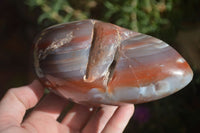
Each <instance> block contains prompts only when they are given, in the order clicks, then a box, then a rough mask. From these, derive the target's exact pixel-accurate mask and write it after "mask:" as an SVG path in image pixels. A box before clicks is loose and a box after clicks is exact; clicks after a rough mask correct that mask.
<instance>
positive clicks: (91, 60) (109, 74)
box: [84, 21, 121, 92]
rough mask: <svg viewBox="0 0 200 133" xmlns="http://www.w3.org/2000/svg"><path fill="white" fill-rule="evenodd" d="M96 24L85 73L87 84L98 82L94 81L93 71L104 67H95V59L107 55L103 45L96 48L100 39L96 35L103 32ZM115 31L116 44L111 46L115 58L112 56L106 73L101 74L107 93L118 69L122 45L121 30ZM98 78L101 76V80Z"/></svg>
mask: <svg viewBox="0 0 200 133" xmlns="http://www.w3.org/2000/svg"><path fill="white" fill-rule="evenodd" d="M95 22H96V21H95ZM95 22H93V25H94V27H93V36H92V43H91V48H90V53H89V58H88V64H87V69H86V73H85V76H84V81H85V82H93V81H95V80H96V79H93V76H95V75H92V74H91V69H93V67H102V66H98V65H97V66H95V65H94V64H95V63H96V60H95V59H97V60H98V58H101V57H102V56H101V54H102V53H103V55H105V54H106V52H104V49H105V48H103V46H102V45H100V46H99V47H98V49H97V48H96V49H95V48H94V47H95V45H96V42H95V41H96V39H97V38H99V36H97V35H96V34H97V32H101V31H99V29H98V27H95V24H96V23H95ZM115 30H116V31H115V32H116V33H117V37H116V36H115V37H116V39H117V40H116V42H115V43H114V44H111V45H113V47H115V48H113V49H111V50H112V51H110V52H112V54H113V57H112V56H111V57H110V58H113V59H112V60H111V61H110V63H109V64H108V66H107V69H106V70H105V73H104V74H102V73H101V74H102V77H103V86H104V89H105V90H106V92H107V91H108V84H109V82H110V81H111V80H112V78H113V74H114V70H115V67H116V64H117V62H118V58H119V46H120V43H121V36H120V34H119V30H118V28H117V27H115ZM100 37H101V36H100ZM99 43H102V42H99ZM108 45H110V44H108ZM114 45H116V46H114ZM94 50H98V52H99V51H100V52H102V53H97V51H94ZM107 54H108V53H107ZM94 56H95V57H94ZM98 56H100V57H98ZM102 58H103V57H102ZM102 65H104V64H102ZM97 69H98V68H97ZM90 74H91V75H90ZM98 76H99V77H98V78H101V76H100V75H98Z"/></svg>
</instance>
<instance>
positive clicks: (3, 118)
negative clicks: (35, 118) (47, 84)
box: [0, 80, 44, 128]
mask: <svg viewBox="0 0 200 133" xmlns="http://www.w3.org/2000/svg"><path fill="white" fill-rule="evenodd" d="M43 92H44V88H43V87H42V85H41V84H40V83H39V81H37V80H35V81H33V82H32V83H31V84H30V85H27V86H23V87H19V88H12V89H9V90H8V92H7V93H6V94H5V96H4V97H3V98H2V100H1V101H0V125H1V128H2V127H4V128H5V127H8V126H10V125H17V126H19V125H20V124H21V122H22V120H23V117H24V115H25V113H26V110H27V109H29V108H32V107H34V106H35V105H36V104H37V103H38V101H39V99H40V98H41V97H42V95H43Z"/></svg>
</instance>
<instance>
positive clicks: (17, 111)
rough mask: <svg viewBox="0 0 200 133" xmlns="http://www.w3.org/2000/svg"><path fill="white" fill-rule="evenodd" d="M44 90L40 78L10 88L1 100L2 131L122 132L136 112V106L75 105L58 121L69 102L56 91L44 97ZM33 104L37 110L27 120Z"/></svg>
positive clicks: (46, 132) (41, 132)
mask: <svg viewBox="0 0 200 133" xmlns="http://www.w3.org/2000/svg"><path fill="white" fill-rule="evenodd" d="M43 92H44V88H43V87H42V86H41V84H40V83H39V82H38V81H37V80H35V81H34V82H33V83H32V84H30V85H27V86H23V87H19V88H14V89H10V90H8V92H7V93H6V94H5V96H4V97H3V99H2V100H1V102H0V132H1V133H35V132H36V133H79V132H82V133H99V132H103V133H121V132H123V130H124V128H125V127H126V125H127V123H128V121H129V119H130V118H131V116H132V114H133V112H134V106H133V105H124V106H120V107H117V106H104V107H101V108H100V109H98V110H97V109H95V108H94V109H93V111H90V110H89V108H90V107H87V106H83V105H79V104H75V105H74V106H73V107H72V109H71V110H70V111H69V112H68V113H67V114H66V116H64V118H63V119H62V120H61V122H58V121H57V118H58V117H59V116H60V114H61V112H62V111H63V109H64V108H65V107H66V105H67V104H69V102H68V101H66V100H65V99H63V98H61V97H59V96H56V95H55V94H53V93H49V94H47V95H46V96H45V97H44V98H42V99H41V97H42V96H43ZM40 99H41V100H40ZM39 101H40V102H39ZM38 102H39V104H37V103H38ZM36 104H37V105H36ZM32 107H34V109H33V111H32V112H30V114H28V115H27V117H26V118H25V119H24V116H25V114H26V111H27V109H30V108H32Z"/></svg>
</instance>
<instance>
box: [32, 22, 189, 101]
mask: <svg viewBox="0 0 200 133" xmlns="http://www.w3.org/2000/svg"><path fill="white" fill-rule="evenodd" d="M34 65H35V71H36V74H37V76H38V78H39V79H40V81H41V82H42V83H43V84H44V85H45V86H46V87H47V88H49V89H50V90H51V91H53V92H55V93H56V94H58V95H60V96H63V97H65V98H67V99H71V100H73V101H74V102H77V103H86V104H97V105H98V104H113V105H119V104H123V103H134V104H135V103H143V102H148V101H152V100H156V99H160V98H162V97H165V96H168V95H170V94H173V93H175V92H177V91H178V90H180V89H182V88H184V87H185V86H186V85H187V84H188V83H189V82H190V81H191V80H192V77H193V72H192V70H191V68H190V66H189V65H188V63H187V62H186V61H185V59H184V58H183V57H182V56H181V55H180V54H179V53H178V52H176V50H174V49H173V48H172V47H170V46H169V45H168V44H166V43H165V42H163V41H161V40H159V39H157V38H154V37H152V36H149V35H145V34H141V33H138V32H134V31H131V30H128V29H125V28H122V27H119V26H116V25H114V24H110V23H105V22H101V21H98V20H83V21H75V22H71V23H65V24H60V25H55V26H52V27H49V28H47V29H45V30H44V31H42V32H41V34H40V35H39V36H38V38H37V41H36V42H35V45H34Z"/></svg>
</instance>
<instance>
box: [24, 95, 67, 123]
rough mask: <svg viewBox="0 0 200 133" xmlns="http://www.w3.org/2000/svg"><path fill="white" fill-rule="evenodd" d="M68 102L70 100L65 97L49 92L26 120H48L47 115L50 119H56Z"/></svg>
mask: <svg viewBox="0 0 200 133" xmlns="http://www.w3.org/2000/svg"><path fill="white" fill-rule="evenodd" d="M67 104H68V102H67V101H66V100H65V99H64V98H61V97H60V96H57V95H55V94H53V93H49V94H47V95H46V96H45V97H44V99H42V101H41V102H40V103H39V104H38V105H37V106H36V107H35V109H34V110H33V111H32V112H31V114H30V115H29V116H28V118H27V119H26V120H25V122H26V121H33V120H35V119H40V120H41V121H46V118H47V117H48V119H51V120H54V121H55V120H56V119H57V118H58V117H59V115H60V113H61V112H62V111H63V109H64V108H65V107H66V105H67Z"/></svg>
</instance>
